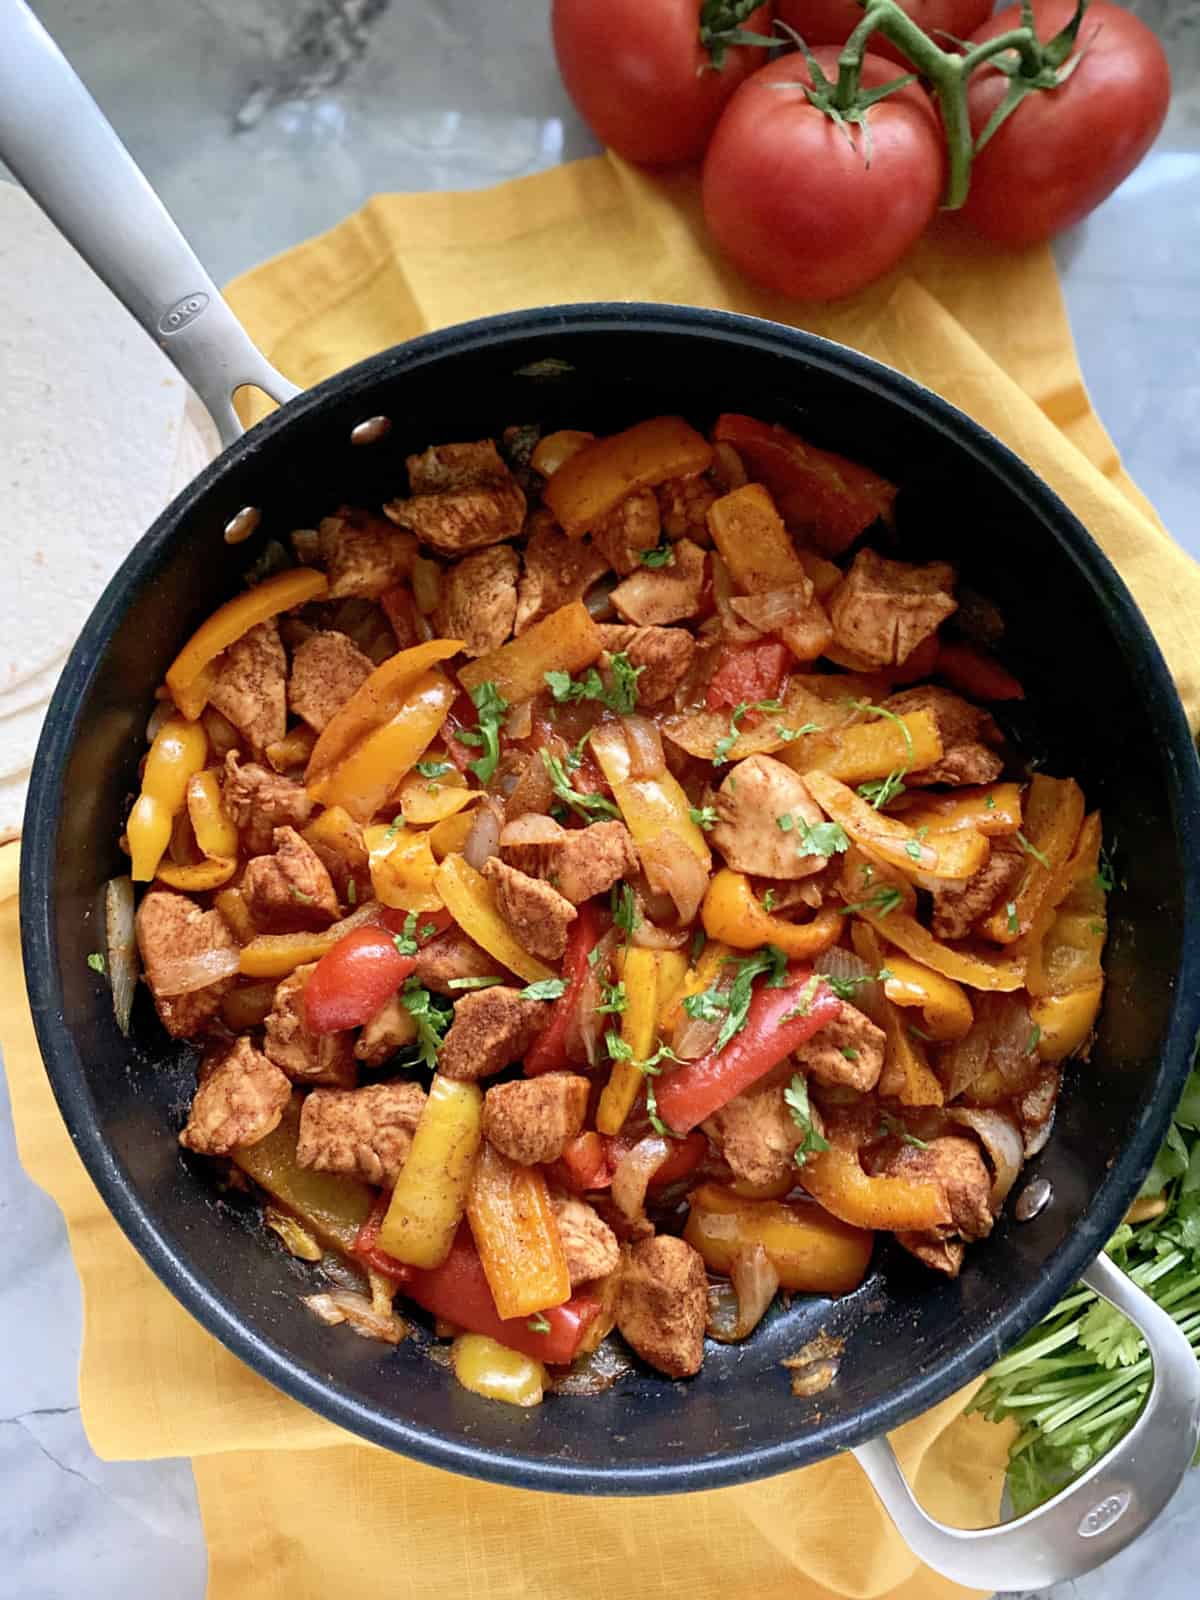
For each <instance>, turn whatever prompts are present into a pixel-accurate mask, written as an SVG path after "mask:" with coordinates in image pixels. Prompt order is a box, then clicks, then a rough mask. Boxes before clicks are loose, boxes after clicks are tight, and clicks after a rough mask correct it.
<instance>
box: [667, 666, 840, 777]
mask: <svg viewBox="0 0 1200 1600" xmlns="http://www.w3.org/2000/svg"><path fill="white" fill-rule="evenodd" d="M806 681H811V680H806ZM829 681H830V682H831V683H840V682H841V681H842V680H841V679H840V678H831V679H830V680H829ZM846 693H847V694H849V693H850V691H849V690H847V691H846ZM780 702H781V706H782V709H781V710H779V711H771V712H767V713H765V714H763V715H762V716H761V717H760V719H759V720H758V721H757V722H756V723H755V724H754V725H753V726H752V727H750V726H746V725H745V724H739V725H738V726H737V727H736V728H734V727H731V718H730V713H729V712H728V711H725V710H722V711H684V712H680V713H678V714H676V715H673V716H669V717H665V718H664V719H663V723H662V731H663V732H664V733H665V734H666V736H667V738H668V739H670V741H671V743H672V744H677V745H679V747H680V748H681V749H683V750H686V751H687V753H688V754H689V755H692V756H698V757H699V758H700V759H701V760H702V761H711V760H712V759H713V757H714V756H715V755H717V754H718V753H719V752H718V746H720V748H721V750H723V751H725V752H726V759H733V760H736V761H740V760H741V759H742V758H743V757H744V756H754V755H772V754H774V753H775V752H776V751H779V750H783V749H785V748H786V747H787V745H788V744H789V742H790V741H791V740H793V739H794V738H795V737H796V735H797V733H798V732H799V730H801V729H804V730H806V731H807V732H810V733H811V732H816V731H817V730H819V729H822V728H834V727H837V726H838V725H839V724H841V723H843V722H846V721H847V720H849V719H850V718H852V717H853V716H854V712H853V711H852V710H851V709H850V707H849V705H848V704H846V703H839V701H836V700H832V699H826V698H823V697H821V696H820V695H817V694H813V693H812V692H811V691H810V690H809V689H808V688H807V687H806V686H805V683H804V682H801V681H799V680H798V679H797V678H795V677H793V678H790V679H789V680H788V682H787V684H786V686H785V688H784V691H783V694H782V696H781V697H780ZM731 732H733V733H736V735H737V738H736V739H735V741H734V743H733V745H732V747H730V746H729V745H728V744H727V743H723V742H722V741H727V740H728V738H729V735H730V733H731Z"/></svg>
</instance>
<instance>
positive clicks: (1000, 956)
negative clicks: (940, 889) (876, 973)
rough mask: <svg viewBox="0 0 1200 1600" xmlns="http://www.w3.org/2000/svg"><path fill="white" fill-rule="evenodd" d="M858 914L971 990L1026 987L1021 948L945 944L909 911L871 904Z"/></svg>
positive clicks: (906, 950) (908, 952) (925, 963)
mask: <svg viewBox="0 0 1200 1600" xmlns="http://www.w3.org/2000/svg"><path fill="white" fill-rule="evenodd" d="M854 914H855V916H859V917H861V918H862V919H863V921H864V922H867V923H869V924H870V926H871V927H872V928H874V929H875V932H876V933H878V934H879V935H880V936H881V937H882V938H884V939H886V940H887V941H888V943H889V944H894V945H897V946H898V947H899V948H900V949H901V950H903V951H904V954H905V955H906V956H911V957H912V959H913V960H914V961H917V962H920V964H921V965H922V966H924V967H932V969H933V970H934V972H940V973H941V975H942V977H943V978H950V979H951V980H952V981H953V982H954V983H961V984H964V985H965V986H966V987H967V988H968V989H988V990H994V991H996V992H997V993H1000V994H1011V993H1012V992H1013V991H1014V990H1016V989H1020V988H1023V987H1024V983H1025V957H1024V955H1023V954H1021V953H1020V952H1019V951H1017V950H1012V951H999V952H997V951H994V950H988V949H986V948H982V947H970V946H964V945H948V944H943V943H942V941H941V940H940V939H935V938H934V936H933V934H932V933H930V931H929V929H928V928H926V927H925V926H924V925H923V924H922V923H920V922H918V921H917V920H916V918H915V917H911V916H909V915H908V913H907V912H905V911H891V912H887V913H886V914H885V913H881V912H879V911H877V910H875V909H874V908H873V907H871V906H869V905H863V904H860V905H858V906H856V907H855V910H854Z"/></svg>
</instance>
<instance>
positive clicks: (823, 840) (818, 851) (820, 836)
mask: <svg viewBox="0 0 1200 1600" xmlns="http://www.w3.org/2000/svg"><path fill="white" fill-rule="evenodd" d="M778 820H779V819H778V818H776V821H778ZM785 831H786V830H785ZM796 831H797V833H798V834H799V836H800V837H799V842H798V843H797V845H796V854H797V855H798V856H835V855H838V854H839V853H840V852H841V851H843V850H849V848H850V840H849V839H848V838H847V837H846V830H845V829H844V828H843V827H842V825H841V823H840V822H812V823H810V822H806V821H805V820H804V818H803V817H801V816H797V817H796Z"/></svg>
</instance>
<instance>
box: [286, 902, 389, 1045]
mask: <svg viewBox="0 0 1200 1600" xmlns="http://www.w3.org/2000/svg"><path fill="white" fill-rule="evenodd" d="M416 964H417V963H416V961H415V959H414V958H413V957H412V956H402V955H401V954H400V952H399V950H397V949H396V940H395V937H394V936H393V935H392V934H390V933H388V932H387V930H386V929H385V928H355V930H354V932H353V933H348V934H347V935H346V937H345V938H344V939H339V940H338V942H337V944H335V945H334V947H333V949H332V950H328V951H326V953H325V954H324V955H323V956H322V957H321V959H320V960H319V961H318V962H317V965H316V968H315V969H314V971H313V974H312V976H311V977H310V978H309V980H308V983H307V984H306V985H305V989H304V1019H305V1021H306V1022H307V1023H308V1026H309V1028H310V1029H311V1031H312V1032H313V1033H338V1032H340V1031H341V1029H343V1028H358V1027H361V1026H362V1024H363V1023H364V1022H369V1021H370V1020H371V1018H372V1017H373V1016H374V1015H375V1013H376V1012H377V1011H378V1010H379V1008H380V1006H381V1005H382V1004H383V1002H384V1001H385V1000H386V999H387V998H388V996H389V995H393V994H395V992H396V990H397V989H398V988H399V987H400V985H401V984H402V983H403V982H404V980H405V978H407V977H408V975H409V973H410V972H411V971H412V970H413V968H414V967H415V966H416Z"/></svg>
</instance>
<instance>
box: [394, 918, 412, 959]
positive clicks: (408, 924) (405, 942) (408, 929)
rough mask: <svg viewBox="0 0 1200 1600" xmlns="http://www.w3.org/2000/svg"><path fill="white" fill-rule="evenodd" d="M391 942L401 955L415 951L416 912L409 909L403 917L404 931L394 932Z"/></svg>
mask: <svg viewBox="0 0 1200 1600" xmlns="http://www.w3.org/2000/svg"><path fill="white" fill-rule="evenodd" d="M393 943H394V944H395V946H396V949H397V950H398V951H399V952H400V954H401V955H402V956H415V955H416V953H417V913H416V912H415V911H410V912H409V913H408V915H407V916H406V917H405V919H404V931H403V932H402V933H398V934H396V936H395V938H394V940H393Z"/></svg>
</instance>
